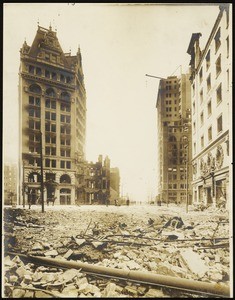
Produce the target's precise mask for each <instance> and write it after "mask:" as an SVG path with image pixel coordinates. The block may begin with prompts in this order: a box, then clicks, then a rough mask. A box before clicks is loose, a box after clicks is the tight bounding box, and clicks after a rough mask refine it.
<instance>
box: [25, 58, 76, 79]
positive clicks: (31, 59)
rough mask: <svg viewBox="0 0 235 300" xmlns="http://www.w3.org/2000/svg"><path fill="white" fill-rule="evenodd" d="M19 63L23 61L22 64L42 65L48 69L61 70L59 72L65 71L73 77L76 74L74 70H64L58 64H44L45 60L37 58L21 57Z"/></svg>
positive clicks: (64, 68)
mask: <svg viewBox="0 0 235 300" xmlns="http://www.w3.org/2000/svg"><path fill="white" fill-rule="evenodd" d="M21 61H23V62H24V63H25V62H30V63H34V64H38V65H40V66H41V65H43V66H45V67H47V68H48V67H49V68H52V67H53V68H55V69H57V70H61V71H66V72H69V73H72V74H73V75H75V74H76V72H75V69H74V68H73V69H71V68H66V67H64V66H62V65H59V64H55V63H52V62H46V61H45V60H43V59H39V58H34V57H30V56H24V57H21Z"/></svg>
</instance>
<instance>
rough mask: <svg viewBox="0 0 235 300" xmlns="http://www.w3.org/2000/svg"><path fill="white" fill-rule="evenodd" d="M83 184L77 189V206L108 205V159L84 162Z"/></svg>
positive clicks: (101, 158) (100, 158)
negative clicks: (78, 195)
mask: <svg viewBox="0 0 235 300" xmlns="http://www.w3.org/2000/svg"><path fill="white" fill-rule="evenodd" d="M83 176H84V177H83V178H84V179H83V183H82V184H81V185H80V187H79V188H78V192H79V194H80V197H79V199H78V204H79V203H80V204H108V203H109V202H110V159H109V158H108V157H107V156H106V157H105V159H104V161H103V157H102V155H99V158H98V161H97V162H96V163H93V162H85V166H84V175H83Z"/></svg>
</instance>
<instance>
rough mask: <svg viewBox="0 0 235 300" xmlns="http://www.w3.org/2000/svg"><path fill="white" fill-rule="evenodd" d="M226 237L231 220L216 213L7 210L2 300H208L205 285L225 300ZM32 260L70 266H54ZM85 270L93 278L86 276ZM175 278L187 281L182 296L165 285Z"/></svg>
mask: <svg viewBox="0 0 235 300" xmlns="http://www.w3.org/2000/svg"><path fill="white" fill-rule="evenodd" d="M230 235H231V234H230V233H229V215H228V212H227V211H226V210H221V209H220V210H219V209H217V210H215V209H213V210H212V209H211V210H210V208H208V209H206V210H201V209H196V208H195V207H192V206H190V208H189V212H188V213H186V212H185V209H184V208H183V207H178V206H176V205H173V204H171V205H169V207H167V206H156V205H131V206H101V205H84V206H45V212H44V213H42V212H41V207H40V206H32V207H31V209H30V210H29V209H28V207H27V208H25V209H23V208H22V207H17V208H11V207H6V208H5V209H4V246H5V251H4V252H5V253H4V256H5V257H4V284H5V295H6V297H13V298H24V297H37V298H40V297H42V298H43V297H59V298H60V297H107V298H108V297H128V298H140V297H154V298H161V297H201V296H203V297H213V294H212V293H211V292H210V291H209V290H207V288H205V287H204V286H203V284H205V285H207V284H209V283H210V284H211V286H212V284H214V285H215V286H214V289H212V290H213V293H214V295H215V294H218V296H222V297H223V296H226V293H227V292H228V290H229V285H230V258H229V257H230V253H229V247H230V245H229V244H230V238H229V237H230ZM32 256H33V257H39V258H47V259H54V260H56V261H57V262H74V263H75V264H74V265H73V264H72V265H71V266H70V267H66V266H63V265H57V266H55V265H53V266H52V265H50V262H49V260H48V261H43V262H42V261H40V260H39V261H37V259H34V258H33V257H32ZM76 263H80V264H81V266H82V267H81V268H77V266H76ZM84 263H85V267H86V265H89V266H91V267H92V266H93V267H94V266H95V267H97V270H98V271H95V270H96V269H94V271H86V268H85V267H84V268H83V264H84ZM103 267H104V268H103ZM103 269H104V270H106V271H104V270H103ZM107 270H108V271H107ZM109 270H111V271H110V272H111V273H109ZM112 270H114V272H115V270H122V271H121V272H122V275H121V276H119V275H118V276H114V275H112V272H113V271H112ZM132 272H133V274H137V275H138V276H137V277H136V278H135V279H133V278H131V276H132V275H131V274H132ZM92 273H93V274H92ZM143 273H146V280H143V279H142V277H141V276H142V275H141V274H143ZM126 274H129V275H128V276H130V277H127V276H126ZM139 274H140V275H139ZM150 274H151V276H152V275H154V274H155V275H159V276H160V275H161V276H162V277H161V276H160V277H161V278H162V281H158V282H155V283H154V282H153V281H151V280H150V279H149V281H148V277H149V278H150V277H151V276H150ZM172 278H173V279H174V278H177V280H178V279H187V280H188V281H186V282H185V283H184V284H185V286H184V291H183V289H182V286H180V285H178V284H177V282H178V281H177V280H176V281H175V282H174V280H173V281H172V282H173V283H172V284H171V283H169V282H170V281H171V279H172ZM154 280H155V279H154ZM144 281H145V282H144ZM195 281H196V282H199V283H201V285H200V284H199V288H197V287H196V286H197V285H195V284H192V285H193V286H194V285H195V290H192V287H191V285H190V284H191V283H192V282H194V283H195ZM188 282H189V285H187V284H188ZM179 284H181V283H179ZM177 285H178V286H177Z"/></svg>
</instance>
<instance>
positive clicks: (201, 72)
mask: <svg viewBox="0 0 235 300" xmlns="http://www.w3.org/2000/svg"><path fill="white" fill-rule="evenodd" d="M199 79H200V83H201V82H202V79H203V71H202V68H201V70H200V72H199Z"/></svg>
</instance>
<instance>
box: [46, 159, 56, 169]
mask: <svg viewBox="0 0 235 300" xmlns="http://www.w3.org/2000/svg"><path fill="white" fill-rule="evenodd" d="M45 165H46V167H47V168H50V167H52V168H56V160H55V159H49V158H46V159H45Z"/></svg>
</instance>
